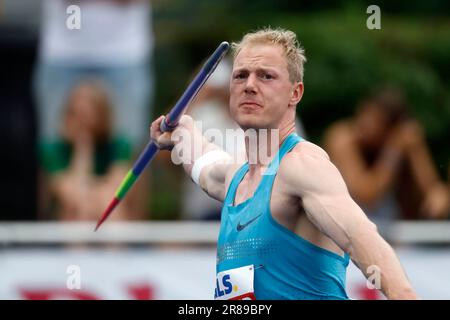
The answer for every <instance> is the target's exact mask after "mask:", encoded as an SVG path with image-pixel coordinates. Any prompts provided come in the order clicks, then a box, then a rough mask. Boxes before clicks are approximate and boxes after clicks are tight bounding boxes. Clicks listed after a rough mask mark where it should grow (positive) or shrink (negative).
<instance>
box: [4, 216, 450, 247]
mask: <svg viewBox="0 0 450 320" xmlns="http://www.w3.org/2000/svg"><path fill="white" fill-rule="evenodd" d="M94 227H95V222H65V223H61V222H38V223H36V222H3V223H0V243H3V244H45V243H49V244H50V243H79V242H82V243H126V244H137V243H206V244H208V243H209V244H215V243H216V241H217V235H218V232H219V223H218V222H203V221H201V222H200V221H183V222H178V221H176V222H174V221H171V222H165V221H164V222H162V221H161V222H160V221H153V222H108V223H106V224H105V225H103V226H102V227H101V228H100V230H99V231H97V232H94ZM389 230H390V240H391V241H392V242H393V243H395V244H412V243H414V244H442V243H445V244H450V221H423V222H397V223H395V224H394V225H393V226H392V227H390V229H389Z"/></svg>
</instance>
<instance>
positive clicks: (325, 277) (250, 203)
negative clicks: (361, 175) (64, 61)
mask: <svg viewBox="0 0 450 320" xmlns="http://www.w3.org/2000/svg"><path fill="white" fill-rule="evenodd" d="M233 50H234V63H233V72H232V78H231V82H230V113H231V116H232V117H233V119H234V120H235V121H236V122H237V123H238V124H239V126H240V127H241V128H242V129H243V130H244V131H245V132H247V131H250V130H254V131H256V132H257V133H259V132H262V131H263V129H266V130H271V132H276V133H277V138H278V140H279V145H277V146H276V147H277V148H276V150H275V149H274V148H271V147H270V146H269V144H270V141H269V140H270V139H268V140H267V144H268V145H267V146H266V149H267V150H268V153H269V155H270V156H271V159H273V160H272V161H271V162H270V163H269V164H267V162H263V161H261V157H260V155H259V153H258V152H259V151H260V149H261V145H260V143H259V142H260V141H262V140H261V139H260V138H257V141H258V143H256V145H255V142H254V141H255V140H253V145H252V141H251V140H246V152H247V154H246V156H247V159H253V160H254V161H248V162H246V163H245V164H243V165H242V164H238V163H235V162H233V161H229V160H227V159H229V155H227V154H225V152H224V151H222V150H220V149H219V148H218V147H217V146H216V145H215V144H213V143H209V142H208V140H207V139H206V138H204V137H203V136H202V135H201V133H200V132H199V131H197V129H195V127H194V123H193V119H192V118H191V117H189V116H183V117H182V118H181V120H180V123H179V126H178V127H177V128H176V129H175V130H174V131H173V132H171V133H162V132H161V131H160V129H159V128H160V124H161V121H163V119H164V116H161V117H160V118H158V119H157V120H156V121H155V122H153V123H152V126H151V137H152V139H153V140H154V141H155V142H156V143H157V144H158V146H159V147H161V148H164V149H171V148H175V150H177V152H181V153H183V154H192V158H191V159H190V160H192V161H188V160H186V159H185V160H184V163H183V166H184V168H185V170H186V172H187V173H188V174H189V175H191V177H192V179H193V181H195V182H196V183H197V184H198V185H199V186H200V187H201V188H202V189H203V190H204V191H205V192H206V193H208V194H209V195H210V196H211V197H213V198H215V199H218V200H220V201H222V202H223V208H222V214H221V215H222V218H221V228H220V234H219V239H218V251H217V281H216V283H217V287H216V291H215V298H219V299H255V298H256V299H348V297H347V294H346V291H345V276H346V267H347V265H348V263H349V259H350V258H351V259H352V260H353V261H354V263H355V264H356V265H357V266H358V267H359V268H360V269H361V271H362V272H363V273H364V275H365V276H366V277H369V276H370V275H371V274H372V273H371V270H379V271H380V277H381V280H380V284H381V290H382V291H383V293H384V294H385V295H386V297H387V298H389V299H415V298H416V294H415V292H414V290H413V288H412V287H411V285H410V283H409V281H408V279H407V278H406V275H405V273H404V271H403V269H402V267H401V265H400V263H399V261H398V259H397V257H396V255H395V253H394V251H393V249H392V248H391V247H390V246H389V244H387V243H386V242H385V241H384V240H383V239H382V238H381V237H380V235H379V234H378V232H377V229H376V226H375V225H374V224H373V223H371V222H370V221H369V220H368V218H367V217H366V215H365V214H364V212H363V211H362V210H361V209H360V208H359V207H358V205H357V204H356V203H355V202H354V201H353V200H352V198H351V196H350V195H349V193H348V190H347V187H346V185H345V183H344V181H343V179H342V177H341V175H340V173H339V171H338V170H337V169H336V167H335V166H334V165H333V164H332V163H331V162H330V160H329V158H328V155H327V154H326V153H325V152H324V151H323V150H322V149H321V148H320V147H318V146H316V145H314V144H312V143H309V142H306V141H304V140H303V139H302V138H301V137H299V136H298V135H296V133H295V112H296V106H297V104H298V103H299V102H300V100H301V98H302V95H303V90H304V86H303V63H304V62H305V60H306V59H305V56H304V51H303V49H302V48H301V47H300V46H299V44H298V42H297V39H296V36H295V34H294V33H293V32H291V31H287V30H282V29H276V30H274V29H264V30H260V31H257V32H253V33H249V34H247V35H245V36H244V38H243V39H242V40H241V41H240V42H239V43H235V44H233ZM274 130H275V131H274ZM182 132H183V134H186V132H187V133H188V134H189V135H190V139H186V138H184V139H180V138H176V137H177V136H178V137H179V136H182ZM189 141H196V143H198V142H199V141H200V144H201V145H202V147H203V148H202V151H201V153H200V154H198V155H196V154H193V152H192V149H193V146H192V143H188V142H189ZM255 153H256V154H255ZM268 172H269V173H268Z"/></svg>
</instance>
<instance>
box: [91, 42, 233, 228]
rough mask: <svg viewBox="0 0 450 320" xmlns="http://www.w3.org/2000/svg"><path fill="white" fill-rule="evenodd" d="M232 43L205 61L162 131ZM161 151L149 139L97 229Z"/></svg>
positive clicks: (175, 121) (180, 112)
mask: <svg viewBox="0 0 450 320" xmlns="http://www.w3.org/2000/svg"><path fill="white" fill-rule="evenodd" d="M229 47H230V45H229V44H228V42H225V41H224V42H222V43H221V44H220V45H219V46H218V47H217V49H216V51H214V53H213V54H212V55H211V56H210V57H209V59H208V61H206V62H205V64H204V65H203V67H202V69H201V70H200V72H199V73H197V75H196V76H195V78H194V80H192V82H191V83H190V84H189V86H188V87H187V89H186V90H185V91H184V93H183V95H182V96H181V98H180V99H179V100H178V101H177V103H176V104H175V106H174V107H173V108H172V110H170V112H169V114H168V115H167V116H166V118H165V119H164V121H163V122H162V123H161V131H162V132H167V131H172V130H174V129H175V128H176V126H177V125H178V121H179V120H180V118H181V116H182V115H183V113H184V111H186V108H187V106H188V105H189V103H190V102H191V101H192V99H194V98H195V96H196V95H197V93H198V92H199V91H200V89H201V88H202V87H203V85H204V84H205V82H206V80H208V78H209V76H210V75H211V74H212V73H213V72H214V70H215V69H216V67H217V65H218V64H219V62H220V60H222V58H223V57H224V56H225V54H226V53H227V51H228V49H229ZM158 151H159V149H158V147H157V146H156V144H155V143H154V142H153V141H151V140H150V141H149V142H148V144H147V146H146V147H145V149H144V150H143V151H142V152H141V154H140V155H139V158H138V159H137V161H136V162H135V163H134V165H133V167H132V168H131V169H130V170H129V171H128V173H127V175H126V176H125V178H124V179H123V180H122V182H121V184H120V186H119V188H118V189H117V190H116V193H115V195H114V198H113V199H112V201H111V202H110V204H109V206H108V207H107V208H106V210H105V211H104V212H103V214H102V216H101V218H100V219H99V220H98V222H97V226H96V227H95V231H97V229H98V228H99V227H100V226H101V225H102V223H103V222H104V221H105V220H106V219H107V218H108V216H109V215H110V214H111V212H112V211H113V210H114V208H115V207H116V206H117V205H118V204H119V203H120V201H121V200H122V199H123V198H124V197H125V195H126V194H127V192H128V190H130V188H131V187H132V186H133V184H134V183H135V182H136V181H137V179H138V178H139V176H140V175H141V173H142V171H143V170H144V169H145V167H146V166H147V165H148V164H149V163H150V161H152V159H153V157H154V156H155V155H156V153H157V152H158Z"/></svg>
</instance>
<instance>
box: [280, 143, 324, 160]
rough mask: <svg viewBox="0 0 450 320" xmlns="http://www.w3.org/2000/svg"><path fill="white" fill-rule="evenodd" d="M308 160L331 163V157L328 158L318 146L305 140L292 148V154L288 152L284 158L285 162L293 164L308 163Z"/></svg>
mask: <svg viewBox="0 0 450 320" xmlns="http://www.w3.org/2000/svg"><path fill="white" fill-rule="evenodd" d="M308 159H317V160H328V161H329V160H330V157H329V156H328V154H327V152H326V151H325V150H324V149H322V148H321V147H319V146H318V145H316V144H314V143H312V142H309V141H306V140H303V141H301V142H299V143H297V145H296V146H295V147H294V148H292V150H291V152H288V153H287V154H286V155H285V156H284V158H283V160H286V162H288V163H291V164H292V162H294V163H295V162H303V161H307V160H308Z"/></svg>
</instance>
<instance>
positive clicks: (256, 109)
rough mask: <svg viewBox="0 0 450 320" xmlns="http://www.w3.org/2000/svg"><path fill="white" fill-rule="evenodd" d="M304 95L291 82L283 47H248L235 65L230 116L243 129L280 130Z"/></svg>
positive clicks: (231, 87) (301, 86)
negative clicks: (285, 119)
mask: <svg viewBox="0 0 450 320" xmlns="http://www.w3.org/2000/svg"><path fill="white" fill-rule="evenodd" d="M302 94H303V84H302V83H301V82H297V83H292V82H291V81H290V80H289V72H288V68H287V61H286V57H285V55H284V52H283V49H282V48H281V47H280V46H276V45H275V46H274V45H267V44H257V45H248V46H245V47H244V48H243V49H242V50H241V51H240V52H239V54H238V55H237V57H236V58H235V60H234V64H233V73H232V76H231V83H230V112H231V116H232V117H233V119H234V120H236V122H237V123H238V124H239V125H240V126H241V128H243V129H244V130H245V129H249V128H254V129H263V128H267V129H272V128H279V127H280V123H281V122H282V120H283V118H285V117H286V114H287V112H292V113H293V114H294V115H295V107H296V105H297V103H298V102H299V101H300V99H301V96H302Z"/></svg>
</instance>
